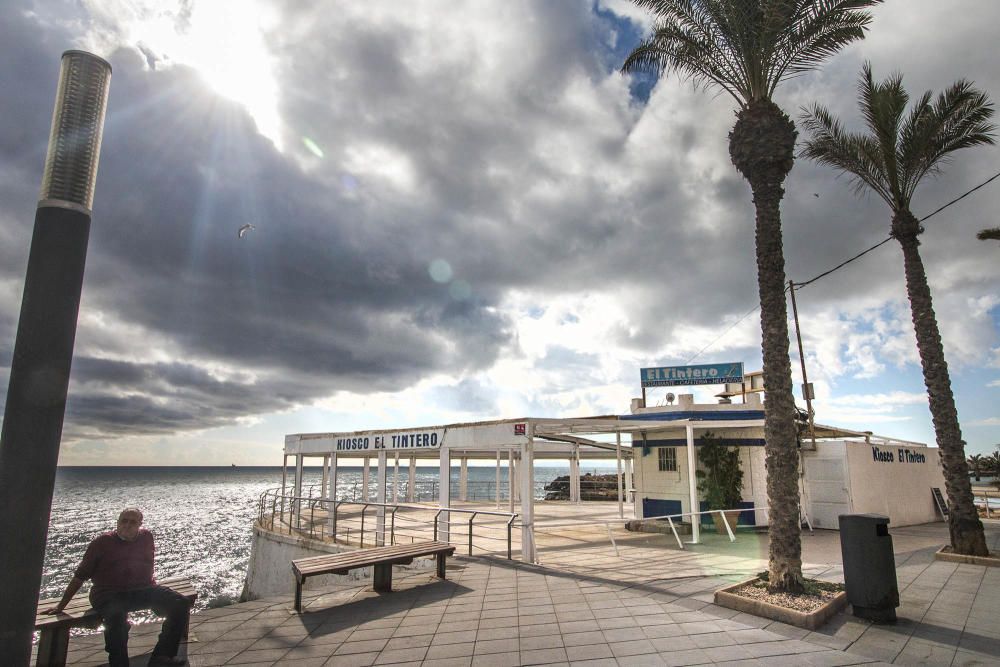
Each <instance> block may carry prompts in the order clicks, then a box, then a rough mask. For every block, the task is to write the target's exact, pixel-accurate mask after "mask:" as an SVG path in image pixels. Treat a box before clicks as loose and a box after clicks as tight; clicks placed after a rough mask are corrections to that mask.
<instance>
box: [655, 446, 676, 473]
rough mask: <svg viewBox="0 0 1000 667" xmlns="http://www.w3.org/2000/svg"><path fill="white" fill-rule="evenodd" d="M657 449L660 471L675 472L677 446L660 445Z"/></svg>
mask: <svg viewBox="0 0 1000 667" xmlns="http://www.w3.org/2000/svg"><path fill="white" fill-rule="evenodd" d="M657 451H658V452H659V457H660V471H661V472H677V448H676V447H660V448H659V449H658V450H657Z"/></svg>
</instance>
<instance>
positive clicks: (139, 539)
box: [45, 507, 190, 667]
mask: <svg viewBox="0 0 1000 667" xmlns="http://www.w3.org/2000/svg"><path fill="white" fill-rule="evenodd" d="M141 526H142V512H140V511H139V510H138V509H136V508H134V507H129V508H126V509H124V510H122V513H121V514H120V515H119V516H118V527H117V528H116V529H115V530H114V531H113V532H110V533H104V534H103V535H99V536H97V537H96V538H94V540H93V541H92V542H91V543H90V545H89V546H88V547H87V552H86V553H85V554H84V556H83V561H81V563H80V566H79V567H78V568H77V569H76V573H75V574H74V575H73V578H72V579H71V580H70V582H69V585H68V586H66V592H65V593H63V596H62V599H61V600H60V601H59V603H58V604H57V605H56V606H55V607H52V608H51V609H48V610H46V612H45V613H47V614H58V613H60V612H61V611H62V610H63V609H65V608H66V605H67V604H69V602H70V600H72V599H73V596H74V595H76V592H77V591H78V590H80V586H82V585H83V582H85V581H86V580H87V579H93V581H94V585H93V587H92V588H91V589H90V604H92V605H93V606H94V609H96V610H97V611H98V612H99V613H100V614H101V618H102V619H104V647H105V649H106V650H107V652H108V658H109V667H128V631H129V628H130V627H131V626H130V625H129V622H128V620H127V618H126V615H127V614H128V612H130V611H137V610H139V609H152V610H153V611H154V612H156V613H157V614H159V615H161V616H165V617H166V620H165V621H164V622H163V629H162V631H161V632H160V639H159V641H158V642H157V643H156V646H155V647H154V648H153V655H152V657H151V658H150V660H149V664H150V665H184V664H187V660H185V659H184V658H179V657H177V647H178V645H179V644H180V640H181V637H182V636H184V634H185V632H186V630H187V626H188V619H189V614H190V607H189V605H188V601H187V600H186V599H185V598H184V596H183V595H180V594H178V593H175V592H174V591H172V590H170V589H169V588H164V587H163V586H157V585H156V580H155V579H153V534H152V533H151V532H149V531H148V530H146V529H145V528H141Z"/></svg>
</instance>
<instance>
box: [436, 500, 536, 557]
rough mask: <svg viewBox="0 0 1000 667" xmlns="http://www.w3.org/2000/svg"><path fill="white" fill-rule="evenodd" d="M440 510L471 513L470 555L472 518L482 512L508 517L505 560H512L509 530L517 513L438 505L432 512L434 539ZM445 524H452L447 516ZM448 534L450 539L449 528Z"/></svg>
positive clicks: (470, 549) (470, 553)
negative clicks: (436, 509) (435, 510)
mask: <svg viewBox="0 0 1000 667" xmlns="http://www.w3.org/2000/svg"><path fill="white" fill-rule="evenodd" d="M441 512H448V513H449V514H450V513H452V512H455V513H458V514H471V515H472V516H471V517H469V555H470V556H471V555H472V522H473V520H475V518H476V515H479V514H482V515H484V516H505V517H508V519H507V560H512V556H511V554H512V553H513V551H512V547H511V544H512V539H511V530H512V526H513V524H514V519H516V518H517V513H513V512H488V511H486V510H467V509H459V508H454V507H439V508H438V511H437V512H435V514H434V539H435V540H436V539H438V519H439V517H440V516H441ZM447 524H448V526H449V528H450V527H451V524H452V522H451V520H450V517H449V520H448V521H447ZM448 535H449V541H450V537H451V531H450V530H449V531H448ZM484 539H488V538H484Z"/></svg>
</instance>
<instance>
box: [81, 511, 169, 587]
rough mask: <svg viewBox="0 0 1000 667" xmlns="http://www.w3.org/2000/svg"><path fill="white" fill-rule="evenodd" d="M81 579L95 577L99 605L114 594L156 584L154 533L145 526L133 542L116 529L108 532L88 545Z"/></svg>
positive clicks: (82, 563)
mask: <svg viewBox="0 0 1000 667" xmlns="http://www.w3.org/2000/svg"><path fill="white" fill-rule="evenodd" d="M74 576H75V577H76V578H77V579H80V580H82V581H86V580H87V579H93V580H94V586H93V588H91V589H90V600H91V602H92V603H94V604H97V603H99V602H100V600H101V599H102V598H105V597H107V596H108V595H109V594H112V593H119V592H121V591H127V590H132V589H136V588H146V587H147V586H155V585H156V580H155V579H153V534H152V533H151V532H149V531H148V530H146V529H145V528H140V529H139V535H138V536H137V537H136V538H135V539H134V540H133V541H131V542H126V541H125V540H123V539H122V538H120V537H118V534H117V533H115V532H110V533H104V534H103V535H100V536H98V537H96V538H94V541H93V542H91V543H90V546H88V547H87V552H86V553H85V554H84V555H83V561H82V562H81V563H80V567H78V568H76V574H75V575H74Z"/></svg>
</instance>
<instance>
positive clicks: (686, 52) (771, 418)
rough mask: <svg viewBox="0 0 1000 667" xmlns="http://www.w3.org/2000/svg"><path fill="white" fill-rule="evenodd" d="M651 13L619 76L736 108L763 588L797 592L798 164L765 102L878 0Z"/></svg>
mask: <svg viewBox="0 0 1000 667" xmlns="http://www.w3.org/2000/svg"><path fill="white" fill-rule="evenodd" d="M633 1H634V2H635V4H637V5H638V6H639V7H642V8H644V9H648V10H650V11H651V12H652V13H653V14H654V16H655V18H656V23H655V25H654V28H653V34H652V35H651V36H650V37H649V38H648V39H646V40H645V41H643V42H642V43H640V44H639V45H638V46H637V47H635V49H634V50H633V51H632V52H631V53H630V54H629V56H628V58H627V59H626V60H625V63H624V65H622V72H623V73H630V72H638V71H653V72H657V73H670V72H675V73H677V74H679V75H680V76H682V77H687V78H690V79H691V80H693V81H694V82H695V83H696V84H698V83H700V84H705V85H707V86H717V87H719V88H720V89H722V90H723V91H725V92H726V93H728V94H729V95H730V96H731V97H732V98H733V99H734V100H735V101H736V103H737V104H738V105H739V112H738V113H737V120H736V125H735V126H734V127H733V130H732V132H730V134H729V156H730V159H731V160H732V162H733V165H734V166H735V167H736V169H737V170H738V171H739V172H740V174H742V175H743V177H744V178H745V179H746V180H747V181H748V182H749V184H750V189H751V191H752V192H753V201H754V205H755V206H756V211H757V212H756V249H757V286H758V291H759V293H760V325H761V334H762V342H761V352H762V356H763V361H764V385H765V386H766V387H767V403H766V404H765V426H764V432H765V441H766V460H767V472H768V474H767V495H768V506H769V507H770V511H769V522H768V523H769V525H768V535H769V538H770V539H769V541H770V565H769V570H770V572H769V586H770V587H771V589H772V590H775V591H789V592H799V591H801V590H802V544H801V541H800V537H801V535H800V531H801V525H800V516H799V491H798V465H799V464H798V455H797V453H796V427H795V399H794V397H793V396H792V371H791V365H790V363H789V358H788V319H787V318H788V315H787V312H788V307H787V304H786V301H785V291H784V288H785V259H784V256H783V254H782V246H781V214H780V211H779V205H780V204H781V199H782V197H783V196H784V189H783V187H782V186H783V184H784V181H785V177H786V176H788V172H789V171H791V169H792V164H793V163H794V161H795V154H794V153H795V138H796V131H795V125H794V123H792V121H791V119H790V118H789V117H788V116H787V115H786V114H785V113H784V112H783V111H782V110H781V109H780V108H779V107H778V105H776V104H775V103H774V102H773V101H772V99H771V98H772V96H773V95H774V91H775V89H776V88H777V86H778V84H779V83H781V82H782V81H784V80H786V79H788V78H789V77H792V76H796V75H798V74H801V73H803V72H806V71H808V70H812V69H815V68H817V67H819V65H820V64H821V63H822V62H823V61H824V60H825V59H826V58H827V57H828V56H830V55H832V54H834V53H836V52H837V51H839V50H840V49H841V48H842V47H843V46H844V45H846V44H849V43H851V42H853V41H855V40H859V39H862V38H863V37H864V33H865V30H866V29H867V27H868V24H869V23H870V22H871V15H870V14H869V13H868V12H866V11H863V10H864V8H866V7H870V6H873V5H876V4H878V3H879V2H881V0H633Z"/></svg>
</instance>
